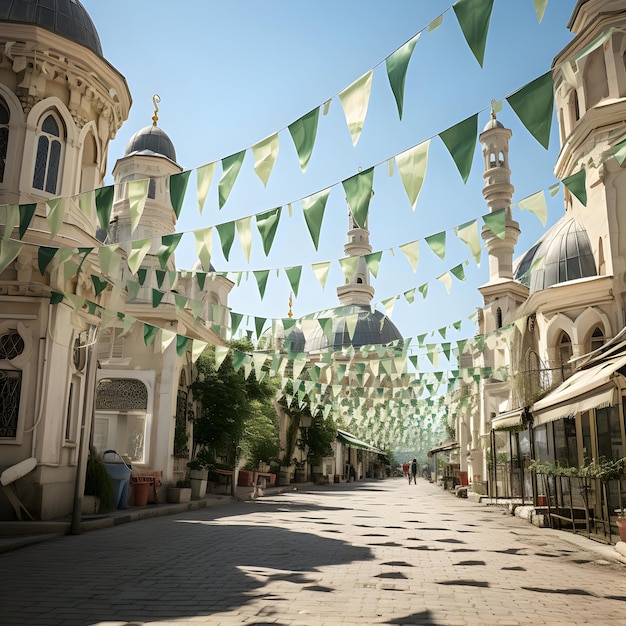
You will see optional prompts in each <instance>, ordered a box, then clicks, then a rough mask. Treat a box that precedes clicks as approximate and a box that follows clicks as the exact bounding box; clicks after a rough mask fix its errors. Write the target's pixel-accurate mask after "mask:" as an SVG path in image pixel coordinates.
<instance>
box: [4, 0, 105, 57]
mask: <svg viewBox="0 0 626 626" xmlns="http://www.w3.org/2000/svg"><path fill="white" fill-rule="evenodd" d="M0 22H14V23H16V24H34V25H36V26H41V27H42V28H47V29H48V30H51V31H52V32H55V33H56V34H57V35H61V36H62V37H65V38H67V39H71V40H72V41H75V42H76V43H79V44H81V45H83V46H85V47H86V48H89V49H90V50H91V51H93V52H95V53H96V54H97V55H98V56H100V57H101V56H102V46H101V45H100V37H98V32H97V31H96V27H95V26H94V24H93V22H92V21H91V18H90V17H89V14H88V13H87V11H86V10H85V7H83V5H82V4H81V3H80V2H79V1H78V0H6V1H5V2H1V3H0Z"/></svg>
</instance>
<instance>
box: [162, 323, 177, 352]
mask: <svg viewBox="0 0 626 626" xmlns="http://www.w3.org/2000/svg"><path fill="white" fill-rule="evenodd" d="M175 337H176V333H175V332H174V331H172V330H166V329H165V328H162V329H161V352H165V351H166V350H167V349H168V348H169V347H170V345H171V343H172V341H174V338H175Z"/></svg>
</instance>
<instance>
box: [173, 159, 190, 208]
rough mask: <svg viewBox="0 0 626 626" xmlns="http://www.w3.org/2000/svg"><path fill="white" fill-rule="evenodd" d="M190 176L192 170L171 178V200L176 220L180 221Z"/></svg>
mask: <svg viewBox="0 0 626 626" xmlns="http://www.w3.org/2000/svg"><path fill="white" fill-rule="evenodd" d="M190 174H191V170H188V171H186V172H179V173H178V174H172V175H171V176H170V200H171V201H172V208H173V209H174V214H175V215H176V219H178V217H179V215H180V210H181V209H182V208H183V200H184V199H185V192H186V191H187V183H188V182H189V175H190Z"/></svg>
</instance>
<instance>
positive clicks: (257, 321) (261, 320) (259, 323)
mask: <svg viewBox="0 0 626 626" xmlns="http://www.w3.org/2000/svg"><path fill="white" fill-rule="evenodd" d="M266 321H267V318H265V317H256V316H255V318H254V329H255V330H256V338H257V340H258V339H260V338H261V335H262V333H263V326H265V322H266Z"/></svg>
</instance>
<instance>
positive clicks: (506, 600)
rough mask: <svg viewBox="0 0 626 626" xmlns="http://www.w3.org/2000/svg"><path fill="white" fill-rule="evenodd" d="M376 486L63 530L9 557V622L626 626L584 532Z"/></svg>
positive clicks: (433, 494)
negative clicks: (573, 536)
mask: <svg viewBox="0 0 626 626" xmlns="http://www.w3.org/2000/svg"><path fill="white" fill-rule="evenodd" d="M564 535H565V533H556V532H555V531H551V530H544V529H540V528H535V527H534V526H532V525H530V524H528V523H527V522H524V521H522V520H520V519H518V518H515V517H512V516H511V515H509V514H508V513H506V512H504V511H503V510H501V509H497V508H494V507H486V506H485V505H481V504H477V503H474V502H469V501H467V500H457V499H456V498H453V497H452V495H451V494H450V493H448V492H444V491H442V490H441V489H440V488H438V487H436V486H434V485H431V484H429V483H428V482H426V481H424V480H420V481H418V483H417V485H408V484H407V483H406V482H405V481H404V480H403V479H391V480H386V481H367V482H360V483H350V484H342V485H329V486H325V487H315V488H307V489H305V490H302V491H295V490H294V491H290V492H287V493H284V494H281V495H278V496H272V497H265V498H262V499H259V500H255V501H250V502H238V503H230V504H227V505H224V506H219V507H214V508H210V509H201V510H198V511H193V512H187V513H184V514H179V515H172V516H168V517H159V518H154V519H149V520H143V521H140V522H136V523H131V524H124V525H121V526H117V527H114V528H109V529H104V530H98V531H94V532H90V533H84V534H82V535H80V536H63V537H60V538H57V539H54V540H50V541H47V542H45V543H40V544H37V545H33V546H29V547H27V548H23V549H21V550H17V551H14V552H8V553H6V554H1V555H0V624H2V625H3V626H9V625H11V626H13V625H15V626H29V625H36V626H48V625H62V626H85V625H87V624H90V625H91V624H97V625H98V626H104V625H106V626H113V625H115V626H122V625H124V626H129V625H131V624H132V625H133V626H134V625H139V624H142V625H143V624H149V625H150V626H157V625H159V626H165V625H167V626H173V625H179V624H194V625H197V624H211V625H224V626H227V625H228V626H232V625H234V624H246V625H250V626H251V625H255V626H261V625H265V624H277V625H285V626H286V625H290V626H291V625H296V624H297V625H302V626H313V625H321V624H324V625H350V624H438V625H455V624H458V625H465V624H511V625H512V624H533V625H538V624H568V625H570V624H624V623H626V568H625V567H624V565H622V564H620V563H616V562H610V561H608V560H606V559H602V558H601V555H599V553H598V551H597V550H595V549H594V544H593V543H592V542H591V541H588V540H586V539H585V540H582V541H578V542H577V543H576V544H575V543H572V542H571V541H569V540H567V539H566V538H565V537H564Z"/></svg>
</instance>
